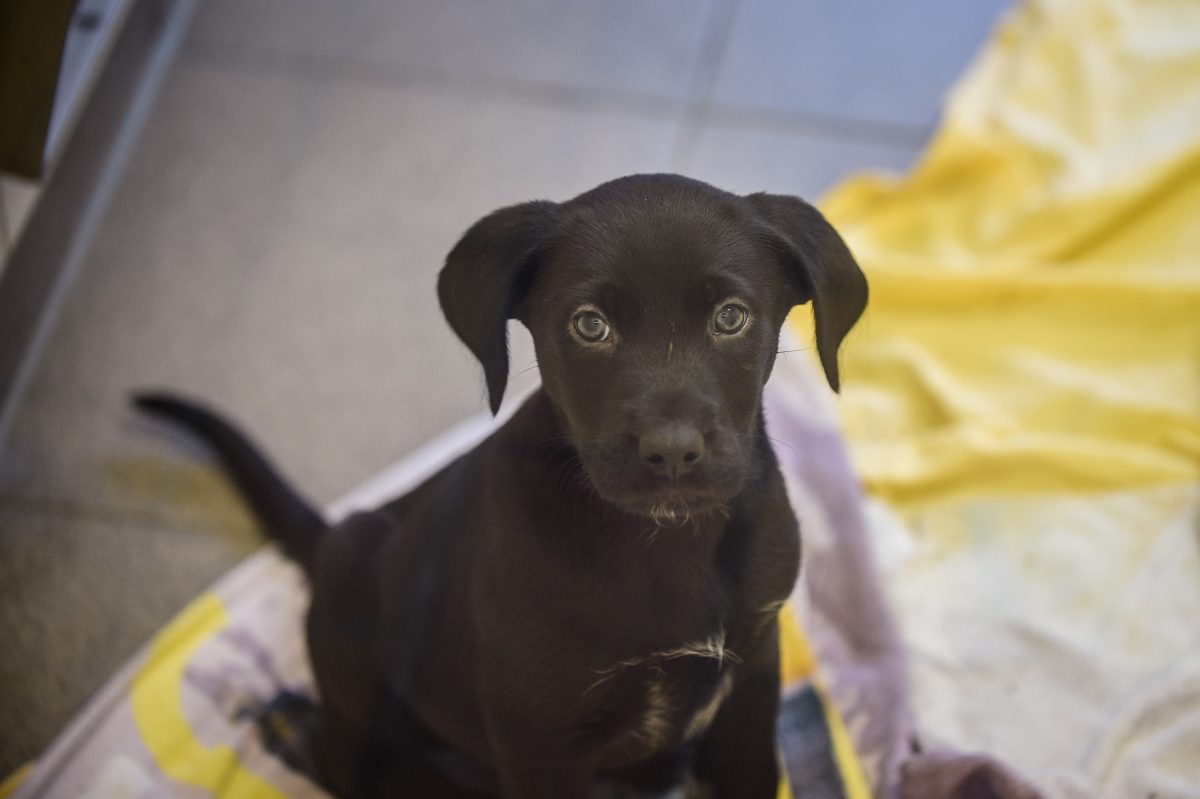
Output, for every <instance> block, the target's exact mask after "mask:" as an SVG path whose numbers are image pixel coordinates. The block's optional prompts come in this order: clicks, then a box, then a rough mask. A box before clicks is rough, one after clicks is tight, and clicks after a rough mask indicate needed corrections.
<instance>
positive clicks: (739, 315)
mask: <svg viewBox="0 0 1200 799" xmlns="http://www.w3.org/2000/svg"><path fill="white" fill-rule="evenodd" d="M749 319H750V313H749V312H748V311H747V310H746V309H745V308H744V307H742V306H741V305H738V304H737V303H732V302H731V303H729V304H728V305H723V306H721V310H719V311H717V315H716V316H714V317H713V330H714V331H715V332H716V333H718V334H720V335H722V336H732V335H734V334H735V333H740V332H742V328H743V327H745V326H746V322H747V321H749Z"/></svg>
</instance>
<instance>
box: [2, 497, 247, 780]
mask: <svg viewBox="0 0 1200 799" xmlns="http://www.w3.org/2000/svg"><path fill="white" fill-rule="evenodd" d="M256 545H257V540H256V539H254V538H252V537H240V538H239V537H234V538H230V537H227V536H223V535H211V534H208V532H206V531H197V530H190V531H188V530H180V529H171V528H165V527H148V526H142V525H139V524H136V523H133V522H131V521H129V520H127V519H119V520H118V519H110V520H97V519H95V518H80V517H78V516H77V515H75V514H74V513H72V512H70V511H69V510H67V509H59V510H58V511H57V512H54V513H42V512H38V513H30V512H26V511H21V510H13V509H12V508H11V507H5V506H3V505H0V641H3V642H4V646H2V647H0V685H3V686H4V690H3V691H0V730H3V731H4V734H3V736H0V737H2V738H3V739H4V744H3V745H0V775H6V774H8V773H9V772H10V771H11V770H12V769H13V768H15V767H16V766H17V765H19V764H20V763H21V762H24V761H26V760H28V759H31V758H33V757H35V756H36V755H37V754H38V753H39V752H40V751H41V750H42V749H43V747H44V746H45V745H46V744H47V743H49V741H50V739H51V738H52V737H53V735H54V734H55V733H56V732H57V731H58V730H59V729H60V728H61V727H62V726H63V725H65V724H66V723H67V722H68V721H69V720H70V719H71V717H72V716H73V715H74V714H75V713H76V712H78V711H79V709H80V708H81V707H82V705H83V703H84V702H86V701H87V699H88V698H89V697H90V696H91V695H92V693H94V692H95V691H96V690H97V689H98V688H99V687H100V686H101V685H103V684H104V682H105V681H107V680H108V678H109V677H110V676H112V674H114V673H115V672H116V671H117V670H118V669H119V668H120V667H121V665H122V664H123V663H124V662H125V660H126V659H128V658H129V657H130V656H132V655H133V654H134V653H135V652H137V651H138V649H139V648H140V647H141V646H142V645H143V644H144V643H145V642H146V641H147V640H149V638H150V637H151V636H152V635H153V634H154V632H155V631H157V630H158V629H159V628H160V627H161V626H162V625H163V624H165V623H166V622H167V621H169V620H170V618H171V617H172V616H174V614H175V613H176V612H177V611H179V610H180V609H182V608H183V606H184V605H186V604H187V603H188V602H189V601H190V600H191V599H192V598H193V597H195V596H196V595H197V594H198V593H199V592H201V591H202V590H204V589H205V588H206V587H207V586H208V585H209V584H210V583H212V582H213V581H215V580H216V578H217V577H219V576H220V575H221V574H223V573H224V572H225V571H227V570H228V569H229V568H231V567H232V566H233V565H234V564H235V563H237V562H238V561H240V560H241V559H242V558H244V557H245V556H246V555H247V554H249V553H250V551H251V550H252V549H253V547H255V546H256Z"/></svg>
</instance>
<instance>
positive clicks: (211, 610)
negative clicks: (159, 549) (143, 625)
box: [129, 593, 286, 799]
mask: <svg viewBox="0 0 1200 799" xmlns="http://www.w3.org/2000/svg"><path fill="white" fill-rule="evenodd" d="M227 623H228V613H227V612H226V609H225V606H224V604H223V603H222V602H221V600H220V598H219V597H217V596H216V595H215V594H212V593H206V594H203V595H201V596H200V597H199V598H197V599H196V601H194V602H192V604H190V605H188V607H187V608H185V609H184V611H183V612H182V613H181V614H180V615H179V616H177V617H176V618H175V620H174V621H172V622H171V623H170V624H169V625H168V626H167V627H166V628H165V629H164V630H163V631H162V632H161V633H159V635H158V636H157V637H156V638H155V639H154V641H153V642H152V643H151V645H150V653H149V655H148V656H147V657H146V662H145V663H144V664H143V665H142V667H141V669H139V670H138V674H137V676H136V677H134V679H133V685H132V686H131V688H130V696H129V701H130V706H131V709H132V711H133V717H134V721H135V723H136V724H137V729H138V733H139V734H140V735H141V738H142V742H143V743H144V744H145V746H146V748H147V749H148V750H149V751H150V754H151V755H152V756H153V757H154V760H155V762H156V763H157V764H158V767H159V768H160V769H162V771H163V773H164V774H166V775H167V776H168V777H170V778H171V779H173V780H175V781H176V782H179V783H182V784H184V785H192V786H196V787H198V788H202V789H206V790H210V791H214V792H219V793H220V795H221V796H222V797H225V799H250V798H251V797H253V799H286V797H285V796H284V794H283V793H282V792H280V791H279V790H278V789H277V788H275V787H274V786H273V785H271V784H270V783H268V782H266V781H265V780H263V779H262V778H261V777H259V776H258V775H256V774H254V773H252V772H250V771H247V770H246V769H245V768H244V767H243V766H242V763H241V760H240V758H239V757H238V754H237V752H236V751H234V750H233V749H232V748H231V747H229V746H226V745H225V744H219V745H216V746H211V747H209V746H205V745H204V744H202V743H201V742H200V741H198V740H197V739H196V736H195V734H194V733H193V731H192V728H191V725H190V724H189V723H188V720H187V716H186V713H185V711H184V707H183V677H184V671H185V669H186V668H187V665H188V663H189V661H190V660H191V658H192V656H193V655H194V654H195V653H196V652H197V650H199V649H200V647H201V646H203V645H204V644H205V643H206V642H207V641H209V640H210V639H211V638H212V637H213V636H214V635H216V634H217V633H218V632H219V631H220V630H221V629H222V628H224V627H225V625H226V624H227Z"/></svg>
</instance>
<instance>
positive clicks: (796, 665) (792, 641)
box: [778, 602, 871, 799]
mask: <svg viewBox="0 0 1200 799" xmlns="http://www.w3.org/2000/svg"><path fill="white" fill-rule="evenodd" d="M779 672H780V680H781V684H782V685H783V687H784V688H785V689H786V688H788V687H790V686H794V685H797V684H799V683H802V682H805V681H808V682H811V683H812V684H813V686H814V688H815V689H816V691H817V697H818V699H820V702H821V707H822V708H824V711H825V724H826V726H827V727H828V729H829V739H830V743H831V744H832V746H833V757H834V761H835V762H836V763H837V767H838V774H840V775H841V778H842V788H843V789H844V791H845V796H846V799H871V789H870V786H869V784H868V782H867V778H866V773H865V772H864V771H863V768H862V763H861V762H860V761H859V758H858V752H857V751H856V750H855V748H854V742H853V741H852V740H851V738H850V732H849V730H847V729H846V724H845V721H844V720H843V719H842V714H841V712H840V711H839V710H838V707H837V705H836V704H835V703H834V702H833V701H832V700H831V699H830V697H829V696H828V694H827V693H826V691H825V689H824V687H823V686H822V685H821V683H820V680H819V679H818V678H819V669H818V664H817V659H816V655H815V654H814V653H813V650H812V646H811V644H810V643H809V640H808V635H807V634H806V633H805V631H804V625H803V623H802V622H801V620H800V616H799V614H798V613H796V609H795V608H794V607H793V606H792V604H791V603H790V602H789V603H787V604H785V605H784V606H783V608H782V609H781V610H780V611H779ZM792 797H793V794H792V792H791V789H790V787H789V786H788V784H787V775H786V774H781V775H780V780H779V796H778V799H792Z"/></svg>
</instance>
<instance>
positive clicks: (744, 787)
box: [696, 622, 779, 799]
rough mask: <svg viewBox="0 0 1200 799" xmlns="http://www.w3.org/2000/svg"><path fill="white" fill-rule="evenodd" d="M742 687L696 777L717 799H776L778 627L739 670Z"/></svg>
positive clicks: (707, 740)
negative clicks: (706, 784)
mask: <svg viewBox="0 0 1200 799" xmlns="http://www.w3.org/2000/svg"><path fill="white" fill-rule="evenodd" d="M738 670H739V674H738V678H737V682H736V683H734V687H733V691H732V692H731V693H730V695H729V698H728V699H726V700H725V703H724V704H722V705H721V709H720V711H719V712H718V713H717V716H716V718H715V719H713V723H712V726H711V727H710V728H709V729H708V732H707V733H706V734H705V735H704V738H703V739H702V741H701V743H700V747H699V750H698V752H697V763H696V775H697V776H698V777H699V778H700V779H701V780H702V781H703V782H706V783H708V784H709V785H710V786H711V787H712V789H713V796H715V797H717V799H735V798H736V799H773V797H775V796H776V795H777V791H778V783H779V764H778V761H777V759H776V749H775V731H776V719H777V717H778V715H779V632H778V624H777V623H775V622H773V623H772V624H771V625H770V627H769V629H765V630H764V631H763V633H762V636H761V637H760V638H759V642H758V644H757V646H756V648H755V651H754V652H753V653H752V654H751V656H750V657H747V658H746V659H745V662H744V663H743V664H742V665H740V666H739V667H738Z"/></svg>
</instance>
